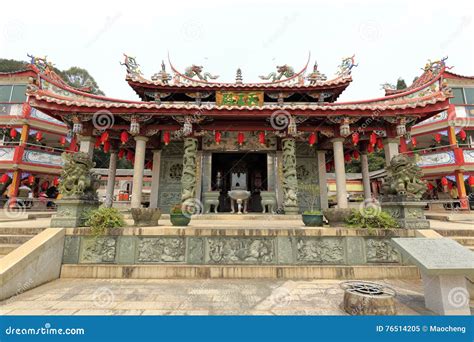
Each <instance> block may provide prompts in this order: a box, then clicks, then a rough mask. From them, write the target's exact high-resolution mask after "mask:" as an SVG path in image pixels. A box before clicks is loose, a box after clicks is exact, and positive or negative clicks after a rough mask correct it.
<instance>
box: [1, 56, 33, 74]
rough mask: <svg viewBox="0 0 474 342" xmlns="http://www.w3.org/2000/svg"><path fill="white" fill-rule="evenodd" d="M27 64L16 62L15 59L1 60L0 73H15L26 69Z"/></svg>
mask: <svg viewBox="0 0 474 342" xmlns="http://www.w3.org/2000/svg"><path fill="white" fill-rule="evenodd" d="M26 66H27V63H26V62H22V61H16V60H14V59H5V58H0V72H13V71H18V70H22V69H25V68H26Z"/></svg>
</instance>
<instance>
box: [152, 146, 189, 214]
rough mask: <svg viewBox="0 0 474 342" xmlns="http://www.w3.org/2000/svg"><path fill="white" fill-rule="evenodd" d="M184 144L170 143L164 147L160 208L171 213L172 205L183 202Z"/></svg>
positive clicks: (161, 165) (159, 198) (159, 196)
mask: <svg viewBox="0 0 474 342" xmlns="http://www.w3.org/2000/svg"><path fill="white" fill-rule="evenodd" d="M183 153H184V151H183V144H182V143H170V144H169V145H168V146H164V147H163V151H162V154H161V164H160V168H161V169H160V187H159V195H158V208H160V209H161V210H162V212H164V213H169V210H170V207H172V206H173V205H175V204H180V203H181V176H182V173H183Z"/></svg>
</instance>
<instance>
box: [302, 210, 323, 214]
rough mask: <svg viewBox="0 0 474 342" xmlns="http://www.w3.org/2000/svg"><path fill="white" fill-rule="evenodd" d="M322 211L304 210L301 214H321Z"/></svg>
mask: <svg viewBox="0 0 474 342" xmlns="http://www.w3.org/2000/svg"><path fill="white" fill-rule="evenodd" d="M322 214H323V213H322V212H321V211H320V210H305V211H304V212H303V215H322Z"/></svg>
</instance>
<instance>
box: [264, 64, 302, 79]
mask: <svg viewBox="0 0 474 342" xmlns="http://www.w3.org/2000/svg"><path fill="white" fill-rule="evenodd" d="M276 69H277V71H276V72H275V71H273V72H271V73H269V74H268V75H267V76H258V77H259V78H260V79H262V80H269V79H271V80H272V82H276V81H280V80H281V79H282V77H286V78H291V77H293V76H295V70H294V69H293V68H292V67H291V66H289V65H288V64H284V65H279V66H277V67H276Z"/></svg>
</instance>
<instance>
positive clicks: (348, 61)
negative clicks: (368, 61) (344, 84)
mask: <svg viewBox="0 0 474 342" xmlns="http://www.w3.org/2000/svg"><path fill="white" fill-rule="evenodd" d="M358 65H359V64H355V55H352V56H351V57H346V58H343V59H342V62H341V64H340V65H339V67H338V68H339V70H338V71H337V72H336V74H337V76H339V77H344V76H350V74H351V72H352V68H353V67H356V66H358Z"/></svg>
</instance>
